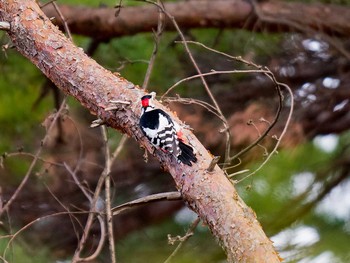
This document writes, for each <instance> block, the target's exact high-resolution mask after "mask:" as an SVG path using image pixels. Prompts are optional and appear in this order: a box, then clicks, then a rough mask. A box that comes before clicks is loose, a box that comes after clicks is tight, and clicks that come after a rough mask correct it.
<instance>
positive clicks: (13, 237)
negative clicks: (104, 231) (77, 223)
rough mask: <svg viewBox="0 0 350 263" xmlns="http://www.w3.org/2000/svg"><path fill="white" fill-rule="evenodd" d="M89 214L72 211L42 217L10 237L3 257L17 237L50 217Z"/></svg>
mask: <svg viewBox="0 0 350 263" xmlns="http://www.w3.org/2000/svg"><path fill="white" fill-rule="evenodd" d="M86 213H87V212H72V211H69V212H66V211H64V212H58V213H54V214H50V215H46V216H42V217H39V218H37V219H35V220H33V221H31V222H29V223H28V224H26V225H25V226H23V227H22V228H21V229H19V230H18V231H17V232H16V233H14V234H12V235H9V236H7V237H10V240H9V241H8V243H7V245H6V247H5V249H4V252H3V255H2V257H3V258H6V254H7V251H8V249H9V247H10V245H11V243H12V242H13V241H14V240H15V238H17V236H18V235H19V234H21V233H22V232H23V231H25V230H27V229H28V228H29V227H31V226H32V225H34V224H35V223H38V222H40V221H42V220H45V219H47V218H50V217H54V216H61V215H72V214H75V215H81V214H86Z"/></svg>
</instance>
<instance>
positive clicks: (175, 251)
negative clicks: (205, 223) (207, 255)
mask: <svg viewBox="0 0 350 263" xmlns="http://www.w3.org/2000/svg"><path fill="white" fill-rule="evenodd" d="M200 221H201V220H200V218H199V217H197V219H196V220H194V221H193V223H192V224H191V226H190V227H189V228H188V230H187V232H186V234H185V236H183V237H180V238H176V239H177V240H179V241H180V243H179V244H178V245H177V247H176V248H175V250H174V251H173V253H171V255H170V256H169V257H168V258H167V259H166V260H165V261H164V263H169V262H170V261H171V259H172V258H173V257H174V256H175V255H176V253H177V252H178V251H179V250H180V248H181V247H182V245H183V244H184V243H185V242H186V241H187V240H188V239H189V238H190V237H191V236H193V233H194V230H195V229H196V227H197V226H198V224H199V222H200ZM168 240H169V243H171V244H173V243H174V242H175V241H174V238H171V237H170V236H169V235H168Z"/></svg>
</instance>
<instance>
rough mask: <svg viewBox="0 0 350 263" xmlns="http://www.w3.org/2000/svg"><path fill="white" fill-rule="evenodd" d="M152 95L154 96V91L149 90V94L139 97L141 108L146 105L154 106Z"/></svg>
mask: <svg viewBox="0 0 350 263" xmlns="http://www.w3.org/2000/svg"><path fill="white" fill-rule="evenodd" d="M154 96H155V93H154V92H151V93H150V94H148V95H145V96H143V97H142V98H141V104H142V107H143V108H147V107H152V108H154V105H153V98H154Z"/></svg>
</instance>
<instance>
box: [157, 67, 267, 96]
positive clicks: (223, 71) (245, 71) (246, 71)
mask: <svg viewBox="0 0 350 263" xmlns="http://www.w3.org/2000/svg"><path fill="white" fill-rule="evenodd" d="M234 73H247V74H248V73H269V71H267V70H263V69H258V70H249V69H241V70H238V69H234V70H211V71H210V72H207V73H201V74H197V75H193V76H190V77H187V78H183V79H181V80H179V81H178V82H176V83H175V84H174V85H172V86H171V87H170V88H168V89H167V91H166V92H165V93H164V94H163V95H162V96H161V97H160V100H163V98H164V97H165V96H167V95H168V94H169V93H170V92H171V91H172V90H173V89H174V88H176V87H177V86H178V85H180V84H181V83H183V82H186V81H189V80H192V79H196V78H199V77H200V76H211V75H217V74H234Z"/></svg>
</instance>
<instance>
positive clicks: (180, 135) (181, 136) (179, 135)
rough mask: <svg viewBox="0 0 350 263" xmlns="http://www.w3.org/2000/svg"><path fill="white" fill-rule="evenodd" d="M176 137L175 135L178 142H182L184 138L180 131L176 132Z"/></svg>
mask: <svg viewBox="0 0 350 263" xmlns="http://www.w3.org/2000/svg"><path fill="white" fill-rule="evenodd" d="M176 135H177V138H178V139H179V140H180V141H182V142H183V141H184V138H183V135H184V134H183V133H182V131H178V132H176Z"/></svg>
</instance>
